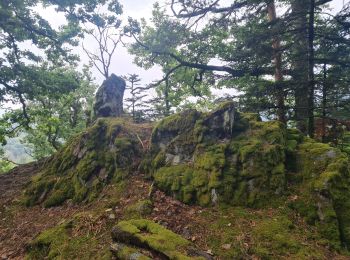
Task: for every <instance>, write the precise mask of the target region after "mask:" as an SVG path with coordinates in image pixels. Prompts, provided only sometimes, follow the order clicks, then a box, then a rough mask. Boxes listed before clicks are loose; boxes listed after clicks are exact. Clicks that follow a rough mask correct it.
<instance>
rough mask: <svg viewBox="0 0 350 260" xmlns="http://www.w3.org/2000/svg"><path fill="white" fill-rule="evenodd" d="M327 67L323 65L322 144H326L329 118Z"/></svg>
mask: <svg viewBox="0 0 350 260" xmlns="http://www.w3.org/2000/svg"><path fill="white" fill-rule="evenodd" d="M326 81H327V65H326V63H325V64H323V85H322V142H323V143H324V142H326V116H327V110H326V109H327V108H326V107H327V82H326Z"/></svg>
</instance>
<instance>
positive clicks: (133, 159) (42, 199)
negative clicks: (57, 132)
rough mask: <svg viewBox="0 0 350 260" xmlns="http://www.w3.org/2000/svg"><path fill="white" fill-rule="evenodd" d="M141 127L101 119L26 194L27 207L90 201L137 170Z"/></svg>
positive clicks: (69, 145) (54, 160) (53, 160)
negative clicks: (70, 200) (106, 187)
mask: <svg viewBox="0 0 350 260" xmlns="http://www.w3.org/2000/svg"><path fill="white" fill-rule="evenodd" d="M142 127H144V126H138V125H136V124H133V123H131V122H129V121H128V120H127V119H121V118H100V119H98V120H97V121H96V123H95V124H94V125H93V126H92V127H90V128H88V129H87V130H85V131H84V132H83V133H81V134H79V135H78V136H76V137H74V138H73V139H72V140H70V141H68V142H67V145H66V146H65V147H64V148H63V149H62V150H61V151H59V152H58V153H57V154H55V155H54V156H53V157H52V158H51V159H50V161H49V162H47V167H44V169H43V170H42V172H41V173H40V174H39V175H38V176H36V177H35V178H33V181H32V183H31V184H30V185H29V186H28V188H27V189H26V191H25V195H26V204H27V205H29V206H30V205H33V204H38V203H43V204H44V206H45V207H52V206H56V205H60V204H62V203H63V202H64V201H66V200H67V199H72V200H73V201H75V202H81V201H91V200H93V199H94V198H96V197H97V196H98V195H99V193H100V192H101V190H102V189H103V187H104V186H105V185H106V184H108V183H110V182H111V181H113V180H116V181H118V180H120V179H122V178H124V177H125V176H127V175H128V174H129V173H130V172H132V171H135V170H137V167H138V164H139V161H140V160H141V157H142V156H143V154H142V153H143V151H142V149H143V147H142V144H141V142H140V138H142V139H146V138H147V137H145V133H144V132H145V131H144V128H142Z"/></svg>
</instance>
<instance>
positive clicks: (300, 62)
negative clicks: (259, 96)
mask: <svg viewBox="0 0 350 260" xmlns="http://www.w3.org/2000/svg"><path fill="white" fill-rule="evenodd" d="M291 7H292V15H293V19H294V29H295V31H296V33H295V35H294V46H293V50H292V52H293V53H292V67H293V82H294V97H295V121H296V125H297V128H298V129H299V130H300V131H301V132H303V133H304V134H307V132H308V129H307V128H308V125H307V121H308V117H309V113H308V110H309V102H308V101H309V100H308V95H309V83H308V82H309V80H308V59H307V54H308V37H307V36H308V35H307V26H308V21H307V14H308V12H309V11H308V10H309V6H308V5H307V4H306V3H305V0H292V3H291Z"/></svg>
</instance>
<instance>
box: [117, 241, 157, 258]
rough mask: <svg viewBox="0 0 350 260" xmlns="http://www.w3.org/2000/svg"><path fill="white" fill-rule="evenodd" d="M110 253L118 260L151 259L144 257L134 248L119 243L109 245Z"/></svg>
mask: <svg viewBox="0 0 350 260" xmlns="http://www.w3.org/2000/svg"><path fill="white" fill-rule="evenodd" d="M111 251H112V253H113V254H114V255H115V256H116V257H117V259H120V260H129V259H133V260H151V259H152V258H151V257H149V256H147V255H144V254H143V253H141V252H140V250H137V249H136V248H134V247H131V246H127V245H125V244H121V243H113V244H112V245H111Z"/></svg>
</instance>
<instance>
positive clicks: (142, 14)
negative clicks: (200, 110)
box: [39, 0, 350, 84]
mask: <svg viewBox="0 0 350 260" xmlns="http://www.w3.org/2000/svg"><path fill="white" fill-rule="evenodd" d="M349 1H350V0H333V1H332V2H331V3H330V6H331V8H332V9H333V11H332V13H336V12H337V11H339V10H340V9H341V8H342V6H343V5H344V4H345V3H347V2H349ZM119 2H120V3H121V4H122V5H123V11H124V14H123V15H124V17H128V16H131V17H133V18H135V19H140V18H146V19H149V18H150V17H151V12H152V6H153V4H154V3H155V2H156V1H155V0H119ZM160 2H161V3H162V2H163V3H164V2H165V1H164V0H162V1H160ZM223 2H227V3H228V4H229V3H232V0H223ZM39 12H40V14H41V15H43V16H44V18H46V19H47V20H48V21H49V22H50V23H51V24H52V25H53V26H55V27H57V26H59V25H61V24H62V23H64V20H65V19H64V16H63V15H62V14H57V13H56V12H55V11H54V9H53V8H48V9H42V8H40V9H39ZM84 44H85V45H86V46H87V47H89V45H90V47H91V48H93V45H92V43H91V42H85V43H84ZM76 52H77V53H78V54H79V56H80V58H81V60H82V62H83V63H87V57H86V55H85V53H84V52H83V51H82V50H81V48H78V49H77V50H76ZM111 72H112V73H115V74H116V75H127V74H131V73H136V74H139V75H140V77H141V79H142V83H143V84H147V83H150V82H152V81H155V80H158V79H160V78H161V77H162V74H161V71H160V69H159V68H152V69H150V70H147V71H145V70H143V69H142V68H139V67H138V66H136V65H135V64H133V57H132V56H131V55H129V54H128V53H127V50H126V49H125V48H122V47H120V48H118V50H117V51H116V53H115V56H114V58H113V61H112V65H111ZM93 75H94V77H95V78H96V82H97V83H99V84H101V83H102V81H103V77H102V76H101V75H100V74H99V73H98V72H97V70H95V69H94V70H93Z"/></svg>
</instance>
